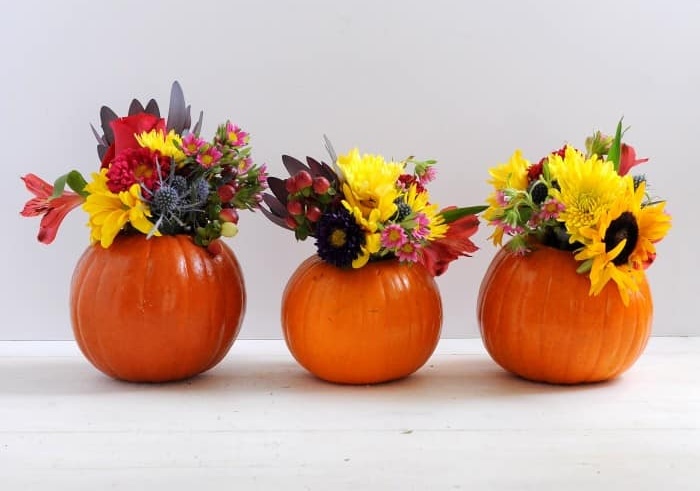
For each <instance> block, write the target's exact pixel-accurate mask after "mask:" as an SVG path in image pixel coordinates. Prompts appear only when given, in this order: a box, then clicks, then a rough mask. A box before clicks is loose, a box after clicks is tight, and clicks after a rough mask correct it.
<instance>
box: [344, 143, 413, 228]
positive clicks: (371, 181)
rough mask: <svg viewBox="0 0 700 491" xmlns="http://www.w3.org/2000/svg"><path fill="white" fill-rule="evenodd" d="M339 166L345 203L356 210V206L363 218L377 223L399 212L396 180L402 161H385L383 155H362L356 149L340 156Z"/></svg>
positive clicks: (399, 173)
mask: <svg viewBox="0 0 700 491" xmlns="http://www.w3.org/2000/svg"><path fill="white" fill-rule="evenodd" d="M337 166H338V169H339V170H340V178H341V180H342V182H343V184H342V190H343V196H344V197H345V200H343V205H344V206H345V207H346V208H347V209H348V210H349V211H351V212H353V213H354V209H355V208H357V209H358V210H359V211H360V213H361V215H362V216H363V217H364V218H366V219H368V220H370V221H374V222H376V221H385V220H388V219H389V217H391V216H392V215H393V214H394V213H396V203H394V200H395V199H396V198H397V197H398V196H399V190H398V189H397V187H396V181H397V180H398V178H399V176H400V175H401V173H402V172H403V169H404V167H403V165H402V164H400V163H396V162H386V161H385V160H384V158H383V157H382V156H381V155H369V154H364V155H362V156H360V152H359V151H358V149H356V148H355V149H353V150H352V151H350V153H348V154H347V155H341V156H339V157H338V161H337ZM371 215H373V216H372V218H371V219H370V216H371Z"/></svg>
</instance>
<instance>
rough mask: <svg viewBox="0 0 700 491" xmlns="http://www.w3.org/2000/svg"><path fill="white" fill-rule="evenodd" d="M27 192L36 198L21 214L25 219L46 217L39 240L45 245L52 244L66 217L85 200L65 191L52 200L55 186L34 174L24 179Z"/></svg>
mask: <svg viewBox="0 0 700 491" xmlns="http://www.w3.org/2000/svg"><path fill="white" fill-rule="evenodd" d="M22 180H23V181H24V184H25V186H27V190H28V191H30V192H31V193H32V194H34V196H35V197H34V198H32V199H30V200H29V201H27V203H26V204H25V205H24V209H23V210H22V211H21V212H20V215H22V216H23V217H35V216H39V215H44V216H43V218H42V219H41V223H40V224H39V235H38V236H37V239H38V240H39V242H41V243H43V244H50V243H51V242H53V240H54V239H55V238H56V234H57V233H58V227H59V226H60V225H61V222H62V221H63V219H64V218H65V217H66V215H67V214H68V213H69V212H70V211H71V210H72V209H73V208H75V207H77V206H80V205H81V204H82V203H83V201H84V198H83V197H82V196H80V195H79V194H76V193H73V192H70V191H64V192H63V194H62V195H61V196H59V197H57V198H52V197H51V195H52V194H53V186H52V185H51V184H49V183H48V182H46V181H44V180H43V179H41V178H39V177H37V176H36V175H34V174H27V175H26V176H24V177H23V178H22Z"/></svg>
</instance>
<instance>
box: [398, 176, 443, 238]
mask: <svg viewBox="0 0 700 491" xmlns="http://www.w3.org/2000/svg"><path fill="white" fill-rule="evenodd" d="M404 199H405V200H406V204H407V205H408V206H409V207H410V208H411V210H412V211H413V212H414V213H422V214H423V215H425V217H426V218H427V219H428V227H429V229H430V233H429V234H428V236H427V237H426V238H427V239H428V240H436V239H441V238H442V237H444V236H445V235H446V234H447V229H448V227H449V226H448V225H447V224H446V223H445V220H444V219H443V217H442V215H439V214H438V211H439V210H438V205H437V204H431V203H430V195H429V194H428V191H427V190H425V191H423V192H418V186H416V185H415V184H412V185H411V187H409V188H408V192H406V195H405V196H404Z"/></svg>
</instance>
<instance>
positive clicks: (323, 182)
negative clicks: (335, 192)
mask: <svg viewBox="0 0 700 491" xmlns="http://www.w3.org/2000/svg"><path fill="white" fill-rule="evenodd" d="M313 186H314V193H316V194H326V192H327V191H328V188H330V187H331V183H330V182H328V179H326V178H325V177H323V176H318V177H315V178H314V183H313Z"/></svg>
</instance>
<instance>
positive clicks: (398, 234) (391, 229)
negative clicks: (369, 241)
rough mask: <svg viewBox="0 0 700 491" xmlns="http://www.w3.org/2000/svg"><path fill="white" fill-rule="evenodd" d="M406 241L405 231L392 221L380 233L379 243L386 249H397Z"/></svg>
mask: <svg viewBox="0 0 700 491" xmlns="http://www.w3.org/2000/svg"><path fill="white" fill-rule="evenodd" d="M406 241H408V237H407V236H406V231H405V230H404V229H403V227H402V226H401V225H398V224H396V223H392V224H391V225H388V226H387V227H386V228H385V229H384V230H382V234H381V244H382V246H383V247H386V248H387V249H398V248H400V247H401V246H402V245H404V244H405V243H406Z"/></svg>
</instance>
